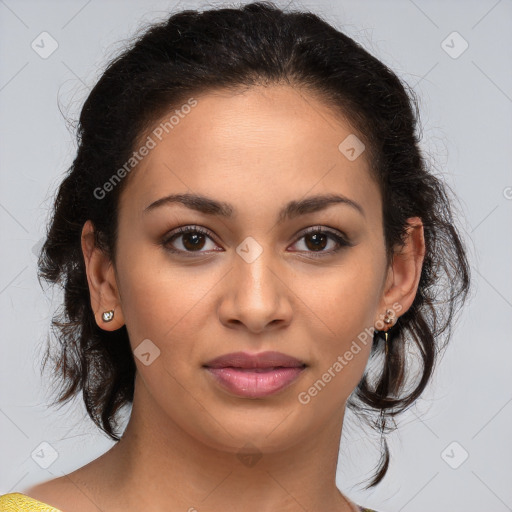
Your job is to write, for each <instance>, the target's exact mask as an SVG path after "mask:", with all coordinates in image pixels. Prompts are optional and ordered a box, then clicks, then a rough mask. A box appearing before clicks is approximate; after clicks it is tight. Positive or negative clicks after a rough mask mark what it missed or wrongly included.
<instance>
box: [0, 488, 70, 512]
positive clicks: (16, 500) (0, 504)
mask: <svg viewBox="0 0 512 512" xmlns="http://www.w3.org/2000/svg"><path fill="white" fill-rule="evenodd" d="M0 512H61V511H60V510H59V509H58V508H55V507H53V506H52V505H48V503H44V502H42V501H39V500H36V499H34V498H31V497H30V496H28V495H26V494H23V493H21V492H11V493H8V494H3V495H1V496H0Z"/></svg>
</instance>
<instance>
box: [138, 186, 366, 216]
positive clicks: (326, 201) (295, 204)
mask: <svg viewBox="0 0 512 512" xmlns="http://www.w3.org/2000/svg"><path fill="white" fill-rule="evenodd" d="M174 203H178V204H182V205H183V206H186V207H187V208H190V209H191V210H195V211H198V212H200V213H204V214H206V215H218V216H221V217H225V218H232V217H233V216H234V214H235V213H236V209H235V207H234V206H233V205H231V204H229V203H226V202H223V201H217V200H215V199H212V198H210V197H207V196H203V195H201V194H190V193H187V194H171V195H168V196H165V197H162V198H160V199H157V200H156V201H154V202H153V203H151V204H150V205H149V206H147V207H146V208H144V213H148V212H150V211H152V210H155V208H158V207H160V206H164V205H169V204H174ZM333 204H344V205H347V206H350V207H352V208H353V209H355V210H357V211H358V212H359V213H360V214H361V215H362V216H363V217H366V214H365V211H364V209H363V207H362V206H361V205H360V204H359V203H356V202H355V201H353V200H352V199H349V198H348V197H345V196H343V195H337V194H324V195H316V196H309V197H306V198H305V199H301V200H298V201H290V202H289V203H287V204H286V205H285V206H284V207H283V208H282V209H281V210H280V212H279V214H278V223H282V222H283V221H284V220H286V219H293V218H295V217H298V216H300V215H306V214H308V213H314V212H318V211H321V210H324V209H326V208H328V207H329V206H331V205H333Z"/></svg>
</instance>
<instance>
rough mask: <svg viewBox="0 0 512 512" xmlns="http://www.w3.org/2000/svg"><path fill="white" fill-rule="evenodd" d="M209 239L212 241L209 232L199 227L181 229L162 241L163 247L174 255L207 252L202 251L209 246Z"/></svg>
mask: <svg viewBox="0 0 512 512" xmlns="http://www.w3.org/2000/svg"><path fill="white" fill-rule="evenodd" d="M208 239H209V240H212V238H211V236H210V235H209V233H208V231H205V230H204V229H202V228H201V227H199V226H187V227H180V228H178V229H176V230H175V231H173V232H172V233H170V234H169V235H168V236H166V237H165V239H164V240H163V241H162V245H163V246H164V247H165V248H166V249H167V250H168V251H170V252H173V253H194V252H197V253H201V252H206V251H202V249H203V248H204V247H205V245H207V240H208ZM177 241H179V243H177ZM212 242H213V240H212ZM176 245H178V246H179V245H181V247H176ZM214 245H215V244H214ZM210 250H212V249H210ZM213 250H215V249H213Z"/></svg>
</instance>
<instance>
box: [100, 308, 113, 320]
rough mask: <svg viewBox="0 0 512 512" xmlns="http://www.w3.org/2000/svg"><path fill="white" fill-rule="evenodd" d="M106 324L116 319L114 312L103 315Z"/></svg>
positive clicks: (106, 312) (105, 312) (104, 312)
mask: <svg viewBox="0 0 512 512" xmlns="http://www.w3.org/2000/svg"><path fill="white" fill-rule="evenodd" d="M101 317H102V318H103V321H104V322H110V321H112V319H113V318H114V310H113V309H111V310H110V311H103V314H102V315H101Z"/></svg>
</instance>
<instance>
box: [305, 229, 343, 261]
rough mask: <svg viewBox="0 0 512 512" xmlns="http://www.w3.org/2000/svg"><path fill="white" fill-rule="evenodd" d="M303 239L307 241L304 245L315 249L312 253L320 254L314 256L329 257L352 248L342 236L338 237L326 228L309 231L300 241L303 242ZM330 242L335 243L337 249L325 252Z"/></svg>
mask: <svg viewBox="0 0 512 512" xmlns="http://www.w3.org/2000/svg"><path fill="white" fill-rule="evenodd" d="M303 238H304V240H305V242H303V243H304V245H305V246H306V248H307V249H313V250H312V251H311V252H312V253H318V254H313V256H328V255H330V254H334V253H335V252H338V251H339V250H340V249H342V248H343V247H347V246H350V243H349V242H348V241H347V240H346V239H345V238H344V237H342V236H341V235H338V234H337V233H336V232H334V231H331V230H326V229H325V228H320V227H315V228H311V229H309V230H308V231H307V232H306V233H303V235H302V236H301V237H300V238H299V240H302V239H303ZM329 240H330V241H331V242H334V247H335V248H334V249H331V250H328V251H326V250H323V249H325V246H326V245H328V242H329ZM296 243H299V242H296ZM306 252H310V251H306Z"/></svg>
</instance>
